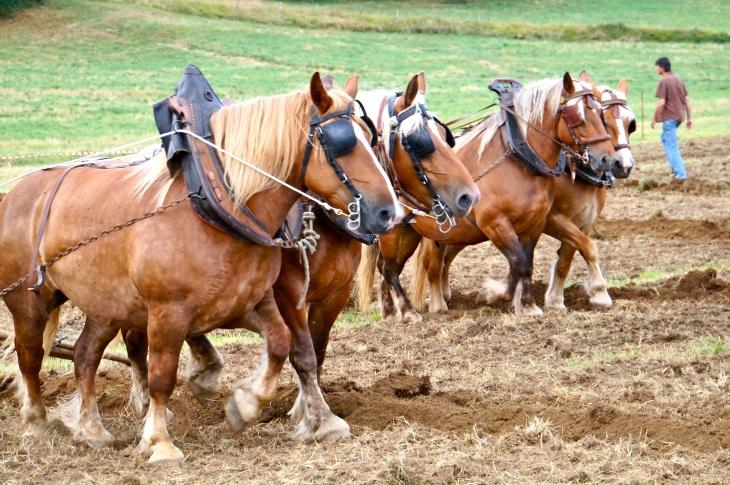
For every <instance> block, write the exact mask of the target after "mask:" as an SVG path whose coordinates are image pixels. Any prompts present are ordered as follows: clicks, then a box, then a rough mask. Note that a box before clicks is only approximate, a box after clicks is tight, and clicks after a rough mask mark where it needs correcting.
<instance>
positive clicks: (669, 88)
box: [656, 72, 688, 123]
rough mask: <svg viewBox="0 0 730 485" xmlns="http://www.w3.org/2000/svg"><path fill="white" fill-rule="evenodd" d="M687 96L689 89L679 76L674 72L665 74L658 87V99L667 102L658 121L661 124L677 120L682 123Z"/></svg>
mask: <svg viewBox="0 0 730 485" xmlns="http://www.w3.org/2000/svg"><path fill="white" fill-rule="evenodd" d="M687 95H688V93H687V88H686V87H685V86H684V81H682V79H681V78H680V77H679V76H677V75H676V74H674V73H673V72H668V73H666V74H664V75H663V76H662V78H661V79H660V80H659V85H658V86H657V87H656V97H657V98H660V99H662V98H663V99H664V100H665V104H664V108H663V109H662V112H661V113H659V117H658V119H657V121H658V122H659V123H661V122H662V121H666V120H677V121H679V122H680V123H681V122H682V121H684V111H685V109H684V97H685V96H687Z"/></svg>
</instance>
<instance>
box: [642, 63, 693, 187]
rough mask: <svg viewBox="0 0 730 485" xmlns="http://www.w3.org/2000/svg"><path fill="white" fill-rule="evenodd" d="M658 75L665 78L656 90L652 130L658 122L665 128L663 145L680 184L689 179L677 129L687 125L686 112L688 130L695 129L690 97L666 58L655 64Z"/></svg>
mask: <svg viewBox="0 0 730 485" xmlns="http://www.w3.org/2000/svg"><path fill="white" fill-rule="evenodd" d="M654 65H655V66H656V72H657V73H658V74H659V75H660V76H661V77H662V78H661V79H660V80H659V85H658V86H657V88H656V97H657V98H659V104H657V107H656V111H655V112H654V117H653V118H652V120H651V128H652V129H654V125H655V124H656V123H657V122H659V123H661V124H662V145H664V153H666V155H667V161H668V162H669V166H670V167H671V168H672V172H673V173H674V178H675V179H676V180H678V181H682V180H686V179H687V171H686V170H685V168H684V162H683V161H682V155H681V154H680V153H679V140H677V127H679V125H680V124H681V123H682V122H683V121H684V112H685V111H687V130H690V129H691V128H692V111H691V109H690V103H689V94H688V93H687V88H686V87H685V86H684V81H682V79H681V78H680V77H679V76H677V75H676V74H674V73H673V72H672V64H671V63H670V62H669V59H668V58H666V57H660V58H659V59H657V60H656V62H655V63H654Z"/></svg>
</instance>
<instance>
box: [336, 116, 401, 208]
mask: <svg viewBox="0 0 730 485" xmlns="http://www.w3.org/2000/svg"><path fill="white" fill-rule="evenodd" d="M350 122H351V123H352V125H353V127H354V128H355V136H357V139H358V140H360V141H361V142H362V144H363V145H365V149H366V150H367V151H368V153H369V154H370V157H371V158H372V159H373V163H374V164H375V166H376V167H378V171H379V172H380V174H381V175H382V176H383V179H385V183H386V184H388V191H389V192H390V196H391V198H392V199H393V205H394V206H395V219H396V220H399V219H402V218H403V217H404V215H405V213H404V212H403V208H402V207H401V206H400V204H399V203H398V198H397V197H396V195H395V190H393V185H392V184H391V183H390V179H389V178H388V176H387V175H386V173H385V170H383V166H382V165H380V162H378V158H377V157H376V156H375V152H374V151H373V149H372V147H371V146H370V141H369V140H366V139H365V132H364V131H363V129H362V127H361V126H360V125H358V124H357V123H355V122H354V121H352V120H351V121H350Z"/></svg>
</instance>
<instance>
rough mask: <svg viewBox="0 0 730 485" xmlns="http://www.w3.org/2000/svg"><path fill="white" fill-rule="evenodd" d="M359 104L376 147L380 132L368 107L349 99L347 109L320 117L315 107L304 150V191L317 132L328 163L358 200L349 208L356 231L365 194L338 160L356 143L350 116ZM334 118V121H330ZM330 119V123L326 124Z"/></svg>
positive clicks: (371, 140)
mask: <svg viewBox="0 0 730 485" xmlns="http://www.w3.org/2000/svg"><path fill="white" fill-rule="evenodd" d="M355 103H358V104H359V105H360V109H361V110H362V113H363V115H362V116H361V117H360V119H361V120H362V121H363V122H364V123H365V124H366V125H367V126H368V129H369V130H370V145H371V146H373V147H374V146H375V141H376V139H377V138H376V137H377V134H376V132H375V126H374V125H373V122H372V120H371V119H370V118H368V116H367V113H366V112H365V108H364V107H363V105H362V103H360V101H356V100H353V101H350V104H349V105H348V106H347V109H343V110H340V111H335V112H334V113H330V114H328V115H325V116H322V117H320V116H318V112H317V107H316V106H313V107H312V119H311V121H310V122H309V135H307V148H306V150H305V151H304V159H303V160H302V175H301V179H302V187H303V188H304V190H305V191H306V190H308V189H307V183H306V182H305V176H306V173H307V167H308V165H309V157H310V155H311V153H312V146H313V140H314V135H315V134H316V135H317V139H318V140H319V143H320V144H321V145H322V149H323V150H324V153H325V157H326V159H327V163H329V165H330V166H331V167H332V169H333V170H334V171H335V174H337V177H338V178H339V179H340V181H341V182H342V183H343V184H345V187H347V190H349V191H350V193H351V194H352V197H353V198H354V199H355V200H354V201H353V202H350V204H348V206H347V210H348V211H349V215H348V221H347V227H348V228H349V229H350V230H353V231H354V230H357V229H358V228H359V227H360V200H361V199H362V194H360V192H359V191H358V190H357V189H356V188H355V186H354V185H353V184H352V182H351V181H350V179H349V178H348V177H347V174H345V172H344V171H343V170H342V168H341V167H340V164H339V163H337V157H339V156H342V155H344V154H345V153H348V152H350V151H352V150H353V149H354V148H355V147H356V146H357V135H356V134H355V129H354V128H353V126H352V122H351V120H350V118H351V117H352V116H353V115H355V110H354V105H355ZM330 120H334V121H330ZM327 121H330V123H327V124H324V123H325V122H327Z"/></svg>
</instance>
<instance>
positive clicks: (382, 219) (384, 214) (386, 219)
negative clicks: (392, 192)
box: [376, 209, 395, 227]
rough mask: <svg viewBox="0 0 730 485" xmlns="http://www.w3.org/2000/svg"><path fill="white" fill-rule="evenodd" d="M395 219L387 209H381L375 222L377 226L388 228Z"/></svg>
mask: <svg viewBox="0 0 730 485" xmlns="http://www.w3.org/2000/svg"><path fill="white" fill-rule="evenodd" d="M394 219H395V214H393V213H392V212H391V211H389V210H388V209H383V210H381V211H379V212H378V215H377V216H376V220H377V222H378V225H380V226H382V227H388V225H389V224H390V223H391V221H393V220H394Z"/></svg>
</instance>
